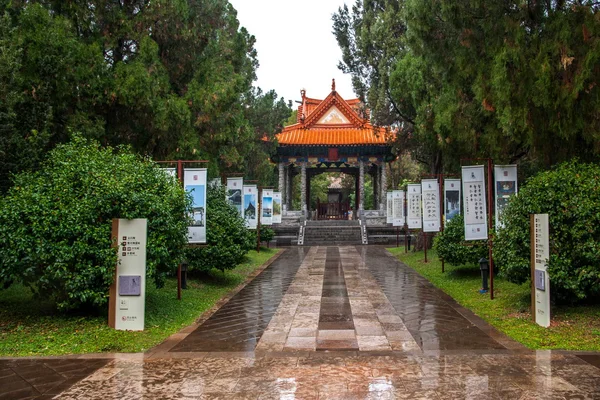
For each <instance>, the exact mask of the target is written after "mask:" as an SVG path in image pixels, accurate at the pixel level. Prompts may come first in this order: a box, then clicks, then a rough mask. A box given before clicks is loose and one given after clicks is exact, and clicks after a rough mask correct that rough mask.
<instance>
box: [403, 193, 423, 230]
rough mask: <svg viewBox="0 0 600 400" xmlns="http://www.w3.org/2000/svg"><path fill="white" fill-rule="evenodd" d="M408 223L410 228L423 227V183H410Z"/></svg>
mask: <svg viewBox="0 0 600 400" xmlns="http://www.w3.org/2000/svg"><path fill="white" fill-rule="evenodd" d="M407 189H408V190H407V194H406V196H407V211H408V212H407V214H408V215H407V218H406V219H407V224H408V229H420V228H422V227H423V225H422V223H423V220H422V213H421V185H420V184H419V183H409V184H408V188H407Z"/></svg>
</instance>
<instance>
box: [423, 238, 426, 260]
mask: <svg viewBox="0 0 600 400" xmlns="http://www.w3.org/2000/svg"><path fill="white" fill-rule="evenodd" d="M423 250H424V251H425V261H424V263H425V264H427V233H425V232H423Z"/></svg>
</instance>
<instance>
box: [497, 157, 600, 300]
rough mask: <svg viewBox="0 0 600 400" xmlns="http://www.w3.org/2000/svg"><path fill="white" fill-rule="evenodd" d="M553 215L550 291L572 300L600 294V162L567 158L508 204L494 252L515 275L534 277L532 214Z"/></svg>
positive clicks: (505, 272)
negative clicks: (532, 273) (589, 162)
mask: <svg viewBox="0 0 600 400" xmlns="http://www.w3.org/2000/svg"><path fill="white" fill-rule="evenodd" d="M546 213H547V214H548V216H549V221H550V260H549V263H548V274H549V277H550V285H551V289H550V293H551V296H552V297H553V299H554V300H555V301H558V302H563V303H566V302H567V303H570V302H573V301H576V300H583V299H586V298H588V297H592V296H598V295H599V294H600V261H599V260H600V167H599V166H598V165H595V164H582V163H579V162H577V161H571V162H567V163H563V164H561V165H559V166H557V167H556V168H554V169H553V170H551V171H546V172H542V173H540V174H538V175H536V176H534V177H533V178H531V179H530V180H529V181H528V182H527V184H526V185H525V186H524V187H523V188H522V189H521V190H520V191H519V194H518V196H516V197H515V198H513V199H512V200H511V202H510V203H509V204H508V206H507V207H506V208H505V210H504V213H503V215H502V221H503V223H504V226H505V227H504V228H503V229H501V230H500V231H499V232H498V236H497V240H496V241H495V243H494V258H495V260H496V263H497V265H498V267H499V268H500V271H501V273H502V274H503V275H504V276H505V277H506V278H507V279H508V280H510V281H512V282H516V283H522V282H526V281H527V280H529V279H530V275H531V272H530V268H531V264H530V262H531V261H530V257H531V256H530V231H529V225H530V224H529V216H530V214H546Z"/></svg>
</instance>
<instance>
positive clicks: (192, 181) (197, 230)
mask: <svg viewBox="0 0 600 400" xmlns="http://www.w3.org/2000/svg"><path fill="white" fill-rule="evenodd" d="M183 186H184V189H185V191H186V192H188V193H190V194H191V195H192V215H191V216H192V219H193V221H192V225H191V226H190V227H188V242H189V243H206V168H185V169H184V170H183Z"/></svg>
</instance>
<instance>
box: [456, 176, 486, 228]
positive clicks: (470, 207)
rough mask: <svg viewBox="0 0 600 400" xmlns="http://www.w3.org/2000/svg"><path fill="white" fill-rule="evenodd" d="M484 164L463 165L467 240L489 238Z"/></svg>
mask: <svg viewBox="0 0 600 400" xmlns="http://www.w3.org/2000/svg"><path fill="white" fill-rule="evenodd" d="M484 178H485V173H484V169H483V165H476V166H469V167H462V184H463V187H462V191H463V204H464V211H465V222H464V223H465V240H482V239H487V238H488V224H487V211H486V195H485V179H484Z"/></svg>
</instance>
